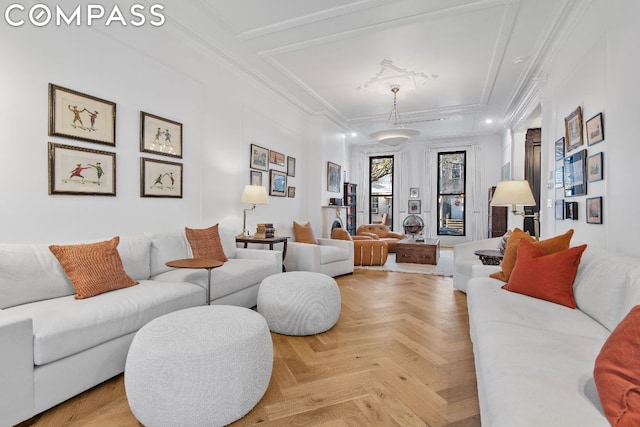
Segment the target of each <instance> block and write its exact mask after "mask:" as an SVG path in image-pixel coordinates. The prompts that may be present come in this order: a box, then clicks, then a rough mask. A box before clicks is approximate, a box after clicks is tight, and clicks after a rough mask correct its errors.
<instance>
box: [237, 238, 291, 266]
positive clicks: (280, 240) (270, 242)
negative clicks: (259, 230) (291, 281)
mask: <svg viewBox="0 0 640 427" xmlns="http://www.w3.org/2000/svg"><path fill="white" fill-rule="evenodd" d="M288 240H289V237H254V236H236V243H244V248H245V249H246V248H247V245H248V244H249V243H261V244H263V245H269V250H270V251H272V250H273V245H274V244H276V243H282V244H283V247H282V271H287V269H286V268H285V267H284V259H285V258H286V257H287V241H288Z"/></svg>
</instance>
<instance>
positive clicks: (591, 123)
mask: <svg viewBox="0 0 640 427" xmlns="http://www.w3.org/2000/svg"><path fill="white" fill-rule="evenodd" d="M585 127H586V128H587V145H593V144H597V143H598V142H602V141H604V122H603V121H602V113H598V114H596V115H595V116H593V117H591V118H590V119H589V120H587V123H586V124H585Z"/></svg>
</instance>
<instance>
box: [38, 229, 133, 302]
mask: <svg viewBox="0 0 640 427" xmlns="http://www.w3.org/2000/svg"><path fill="white" fill-rule="evenodd" d="M118 243H120V238H119V237H117V236H116V237H114V238H113V239H111V240H107V241H104V242H98V243H84V244H77V245H51V246H49V249H50V250H51V252H53V254H54V255H55V256H56V258H58V261H59V262H60V265H62V268H63V269H64V271H65V273H66V274H67V276H68V277H69V280H71V283H72V284H73V287H74V288H75V290H76V296H75V298H76V299H83V298H90V297H92V296H95V295H98V294H102V293H105V292H109V291H113V290H116V289H122V288H127V287H130V286H134V285H137V284H138V282H137V281H135V280H133V279H131V277H129V275H128V274H127V273H126V272H125V271H124V267H123V265H122V260H121V259H120V254H119V253H118V250H117V247H118Z"/></svg>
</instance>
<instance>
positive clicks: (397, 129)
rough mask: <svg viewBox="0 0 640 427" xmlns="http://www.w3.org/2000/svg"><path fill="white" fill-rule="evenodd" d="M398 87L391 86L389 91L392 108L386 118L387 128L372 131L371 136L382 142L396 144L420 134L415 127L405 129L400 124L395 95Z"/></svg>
mask: <svg viewBox="0 0 640 427" xmlns="http://www.w3.org/2000/svg"><path fill="white" fill-rule="evenodd" d="M399 90H400V88H399V87H398V86H393V87H392V88H391V92H393V109H392V110H391V113H390V114H389V118H388V119H387V128H386V129H384V130H379V131H377V132H373V133H372V134H371V135H370V136H371V138H374V139H377V140H378V141H380V142H381V143H383V144H386V145H391V146H397V145H400V144H402V143H403V142H405V141H407V140H408V139H409V138H412V137H414V136H418V135H420V131H418V130H416V129H407V128H405V127H404V126H403V125H402V121H401V120H400V112H399V111H398V100H397V95H398V91H399ZM392 118H393V127H390V125H391V119H392Z"/></svg>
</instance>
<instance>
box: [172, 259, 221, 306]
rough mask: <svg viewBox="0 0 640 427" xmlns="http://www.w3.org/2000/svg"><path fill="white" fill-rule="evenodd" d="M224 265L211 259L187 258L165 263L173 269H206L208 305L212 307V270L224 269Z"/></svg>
mask: <svg viewBox="0 0 640 427" xmlns="http://www.w3.org/2000/svg"><path fill="white" fill-rule="evenodd" d="M223 264H224V263H223V262H222V261H218V260H216V259H211V258H186V259H176V260H173V261H167V262H165V265H166V266H167V267H171V268H204V269H205V270H207V305H211V270H212V269H214V268H218V267H222V265H223Z"/></svg>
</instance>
